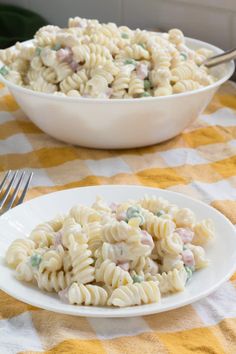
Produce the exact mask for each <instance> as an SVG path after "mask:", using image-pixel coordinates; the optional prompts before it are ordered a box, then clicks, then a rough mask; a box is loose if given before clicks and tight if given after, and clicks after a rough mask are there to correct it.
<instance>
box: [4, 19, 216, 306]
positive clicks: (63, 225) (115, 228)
mask: <svg viewBox="0 0 236 354" xmlns="http://www.w3.org/2000/svg"><path fill="white" fill-rule="evenodd" d="M77 21H78V23H81V24H83V23H84V22H80V19H77V20H76V21H75V22H77ZM72 24H73V21H72ZM94 26H95V27H96V26H97V24H96V23H95V24H94ZM95 27H94V28H95ZM71 28H74V27H73V26H72V27H71ZM99 28H100V27H99ZM48 30H49V31H50V30H52V31H53V28H52V29H51V28H50V27H49V28H48ZM113 30H115V29H114V27H113V26H111V27H110V26H108V27H107V28H106V29H105V31H104V34H103V35H104V36H105V35H106V36H107V38H112V37H110V34H111V33H112V31H113ZM123 31H124V34H127V35H130V33H129V30H127V29H126V28H123ZM91 32H93V26H92V28H91ZM95 32H96V31H95ZM177 34H178V33H177ZM125 37H126V36H125V35H124V38H123V39H124V40H125V39H126V38H125ZM144 37H145V33H140V32H137V36H136V37H134V38H133V41H134V43H136V42H135V41H138V40H141V38H144ZM135 38H136V39H135ZM139 38H140V39H139ZM173 40H175V41H177V40H178V39H173ZM179 40H180V39H179ZM117 45H118V44H117ZM48 68H49V67H48ZM102 70H103V69H101V71H100V68H98V69H94V71H95V72H97V73H98V74H99V73H101V77H102V76H103V71H102ZM105 76H106V74H104V79H105ZM107 80H108V81H109V77H108V78H107ZM213 237H214V227H213V222H212V221H211V220H210V219H204V220H200V221H199V220H196V216H195V214H194V213H193V211H192V210H190V209H188V208H183V207H179V206H177V205H175V204H172V203H170V202H169V201H168V200H166V199H164V198H161V197H157V196H149V195H145V196H144V197H141V198H140V199H138V200H126V201H123V202H121V203H120V204H117V203H114V202H112V203H108V202H107V201H106V200H104V199H103V198H102V197H97V198H96V200H95V202H94V203H92V205H91V206H85V205H82V204H78V205H75V206H73V207H72V208H71V209H70V210H69V213H68V214H65V215H58V216H56V217H55V218H53V219H51V220H49V221H46V222H44V223H42V224H39V225H38V226H36V227H35V228H34V229H33V230H32V232H31V233H30V235H29V237H28V238H26V239H16V240H15V241H13V242H12V244H11V245H10V246H9V248H8V250H7V252H6V263H7V264H8V265H9V266H10V267H12V268H14V272H15V276H16V278H17V279H18V280H19V281H24V282H28V283H32V285H34V286H38V287H39V288H40V289H42V290H44V291H47V292H56V293H58V296H59V297H60V299H61V300H62V301H64V302H66V303H67V304H71V305H85V306H115V307H125V306H133V305H142V304H149V303H159V302H160V299H161V296H166V295H168V294H169V293H174V292H177V291H183V290H184V288H185V286H186V284H187V282H189V281H190V279H191V277H192V274H193V273H194V272H195V271H198V269H201V268H204V267H206V266H207V265H208V263H209V261H208V259H207V256H206V253H205V250H204V248H203V247H201V246H202V245H204V244H205V243H207V242H208V241H209V240H211V239H213Z"/></svg>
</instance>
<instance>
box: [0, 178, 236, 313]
mask: <svg viewBox="0 0 236 354" xmlns="http://www.w3.org/2000/svg"><path fill="white" fill-rule="evenodd" d="M117 187H118V188H124V189H129V188H131V189H139V190H141V189H144V193H146V192H148V190H149V191H150V192H151V191H152V192H154V193H158V191H159V192H161V193H164V194H168V195H176V196H179V197H181V198H183V199H187V200H190V201H192V202H194V203H197V204H200V205H203V206H204V207H207V208H210V209H211V210H212V211H213V212H214V213H216V215H217V214H218V216H220V218H221V219H223V220H224V222H226V223H227V224H228V226H229V227H230V228H231V230H232V233H234V234H235V237H236V229H235V227H234V225H233V224H232V223H231V222H230V220H229V219H228V218H227V217H226V216H225V215H224V214H222V213H221V212H219V211H218V210H217V209H215V208H213V207H212V206H211V205H208V204H207V203H204V202H203V201H201V200H198V199H196V198H193V197H190V196H188V195H185V194H183V193H180V192H175V191H169V190H166V189H161V188H156V187H149V186H143V185H133V184H132V185H124V184H114V185H109V184H105V185H93V186H83V187H75V188H68V189H63V190H60V191H55V192H51V193H47V194H44V195H41V196H38V197H35V198H32V199H30V200H27V201H26V202H24V203H23V204H21V205H18V206H16V207H15V208H12V209H11V210H9V211H8V212H6V213H5V214H3V215H2V216H1V217H0V223H1V222H2V221H3V222H7V219H8V218H7V219H5V218H4V216H6V215H7V216H8V215H10V214H11V213H12V211H13V212H15V211H16V210H18V209H21V208H24V205H26V204H27V205H30V204H31V203H35V201H36V200H38V199H48V198H50V197H51V196H52V195H56V194H57V195H58V194H62V195H63V194H64V193H67V192H69V193H72V192H73V191H79V190H81V189H83V190H85V189H87V190H91V189H100V188H105V189H116V188H117ZM167 198H168V196H167ZM235 242H236V241H235ZM8 269H9V270H10V271H13V269H10V268H9V267H8ZM235 271H236V260H235V264H234V267H233V266H232V268H231V269H230V270H228V272H227V273H226V274H225V275H224V277H222V278H221V279H220V280H219V281H218V282H216V283H215V284H214V285H213V286H211V287H210V288H209V289H208V290H205V291H203V292H202V293H200V294H196V295H195V296H192V297H190V298H187V299H183V300H179V304H178V305H177V306H176V304H175V303H173V304H167V305H166V306H161V305H162V303H161V302H160V303H157V304H156V306H155V304H147V305H139V306H130V307H124V308H112V307H111V308H108V307H96V306H84V305H83V306H82V305H81V306H75V305H69V304H68V309H64V308H63V307H62V308H55V306H54V305H52V306H51V305H47V304H44V303H40V304H39V303H38V302H37V301H34V299H33V300H32V301H31V300H28V299H27V302H26V301H25V298H24V296H21V295H20V294H18V293H17V291H16V292H15V291H14V289H13V291H12V289H10V291H9V289H7V286H6V287H5V286H4V284H2V283H1V282H0V290H2V291H4V292H6V293H7V294H8V295H10V296H12V297H14V298H15V299H17V300H19V301H22V302H24V303H26V304H29V305H31V306H34V307H37V308H39V309H44V310H48V311H52V312H55V313H61V314H67V315H72V316H83V317H94V318H95V317H97V318H99V317H100V318H112V317H114V318H115V317H117V318H118V317H137V316H146V315H150V314H157V313H161V312H165V311H170V310H173V309H178V308H181V307H183V306H186V305H189V304H192V303H194V302H196V301H198V300H200V299H202V298H204V297H206V296H208V295H210V294H211V293H213V292H214V291H215V290H216V289H217V288H219V287H220V286H221V285H222V284H223V283H224V282H225V281H227V280H229V278H230V277H231V276H232V275H233V274H234V273H235ZM21 284H24V283H22V282H21ZM26 285H27V284H26ZM45 294H46V292H45ZM63 305H67V304H65V303H63ZM150 305H152V307H151V308H149V307H150ZM81 308H82V309H83V311H84V312H83V311H82V312H81V311H80V309H81ZM96 309H99V311H101V309H104V310H106V312H107V313H100V312H99V311H98V310H97V311H96ZM75 310H76V311H75Z"/></svg>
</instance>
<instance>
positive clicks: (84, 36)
mask: <svg viewBox="0 0 236 354" xmlns="http://www.w3.org/2000/svg"><path fill="white" fill-rule="evenodd" d="M212 54H213V53H212V52H211V51H210V50H209V49H206V48H198V49H197V50H193V49H190V48H189V47H188V46H187V45H186V43H185V37H184V35H183V33H182V31H181V30H179V29H171V30H169V31H168V33H156V32H150V31H145V30H140V29H136V30H131V29H130V28H129V27H126V26H120V27H118V26H117V25H116V24H115V23H107V24H102V23H99V22H98V21H97V20H88V19H83V18H80V17H75V18H70V19H69V22H68V27H67V28H60V27H58V26H53V25H48V26H44V27H42V28H40V29H39V30H38V31H37V32H36V34H35V36H34V39H33V41H31V43H27V44H24V43H19V42H18V43H16V45H15V46H14V47H12V48H8V49H5V50H0V60H1V61H2V63H3V65H2V66H1V64H0V73H1V74H2V75H3V76H4V77H5V78H6V79H7V80H9V81H11V82H13V83H15V84H17V85H20V86H22V87H25V88H28V89H31V90H34V91H38V92H44V93H53V94H55V95H60V96H73V97H81V96H82V97H85V98H107V99H108V98H111V99H118V98H119V99H122V98H140V97H150V96H167V95H172V94H178V93H182V92H186V91H192V90H196V89H199V88H201V87H204V86H207V85H210V84H212V83H213V82H214V80H215V78H214V77H213V76H212V75H210V73H209V71H208V69H207V68H206V67H205V66H204V65H202V63H203V61H204V60H205V59H206V58H208V57H210V56H211V55H212Z"/></svg>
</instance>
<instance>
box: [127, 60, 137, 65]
mask: <svg viewBox="0 0 236 354" xmlns="http://www.w3.org/2000/svg"><path fill="white" fill-rule="evenodd" d="M130 64H131V65H134V66H136V65H137V63H136V61H135V60H134V59H126V60H125V65H130Z"/></svg>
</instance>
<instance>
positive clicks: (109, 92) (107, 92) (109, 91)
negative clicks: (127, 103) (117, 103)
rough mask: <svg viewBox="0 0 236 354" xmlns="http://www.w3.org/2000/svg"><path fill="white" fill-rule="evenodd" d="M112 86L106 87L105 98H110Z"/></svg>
mask: <svg viewBox="0 0 236 354" xmlns="http://www.w3.org/2000/svg"><path fill="white" fill-rule="evenodd" d="M112 91H113V90H112V88H111V87H108V89H107V91H106V96H107V98H110V97H111V95H112Z"/></svg>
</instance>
